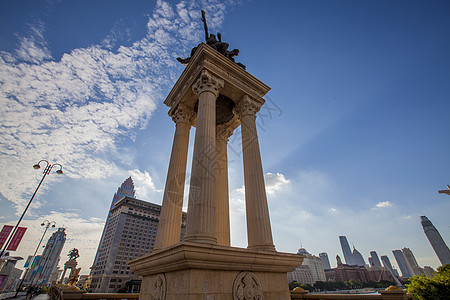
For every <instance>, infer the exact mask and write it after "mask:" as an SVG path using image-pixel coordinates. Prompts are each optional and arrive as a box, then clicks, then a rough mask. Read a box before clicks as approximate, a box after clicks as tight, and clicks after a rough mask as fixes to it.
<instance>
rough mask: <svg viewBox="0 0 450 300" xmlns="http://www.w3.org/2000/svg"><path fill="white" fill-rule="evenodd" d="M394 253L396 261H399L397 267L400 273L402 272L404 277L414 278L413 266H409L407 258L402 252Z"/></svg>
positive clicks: (395, 251) (394, 251) (396, 251)
mask: <svg viewBox="0 0 450 300" xmlns="http://www.w3.org/2000/svg"><path fill="white" fill-rule="evenodd" d="M392 253H393V254H394V257H395V260H396V261H397V265H398V267H399V268H400V271H401V272H402V276H403V277H405V278H410V277H412V276H413V271H412V268H411V266H410V265H409V263H408V261H407V260H406V258H405V255H404V254H403V252H402V251H401V250H393V251H392Z"/></svg>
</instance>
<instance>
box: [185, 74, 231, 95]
mask: <svg viewBox="0 0 450 300" xmlns="http://www.w3.org/2000/svg"><path fill="white" fill-rule="evenodd" d="M223 84H224V81H223V80H222V79H220V78H218V77H216V76H214V75H212V74H211V73H209V72H208V71H206V70H202V73H201V74H200V78H199V79H198V80H197V81H196V82H195V83H194V85H192V91H194V93H196V94H198V95H200V94H201V93H203V92H204V91H208V92H212V93H214V95H216V97H218V96H219V91H220V90H221V89H222V88H223Z"/></svg>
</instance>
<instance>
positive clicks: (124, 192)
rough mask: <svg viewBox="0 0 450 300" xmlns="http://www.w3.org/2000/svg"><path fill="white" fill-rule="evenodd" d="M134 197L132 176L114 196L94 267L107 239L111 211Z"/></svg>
mask: <svg viewBox="0 0 450 300" xmlns="http://www.w3.org/2000/svg"><path fill="white" fill-rule="evenodd" d="M134 195H135V191H134V183H133V179H131V176H130V177H128V178H127V179H126V180H125V181H124V182H123V183H122V185H121V186H120V187H119V188H118V189H117V192H116V193H115V194H114V196H113V199H112V201H111V206H110V208H109V210H108V215H107V216H106V223H105V227H104V228H103V233H102V237H101V238H100V243H99V244H98V248H97V254H96V255H95V258H94V265H95V264H97V259H98V254H99V253H100V250H101V249H102V246H103V240H104V238H105V234H106V228H108V224H109V219H110V217H111V210H112V209H113V207H114V205H115V204H116V203H117V202H118V201H119V200H121V199H122V198H123V197H125V196H128V197H131V198H134Z"/></svg>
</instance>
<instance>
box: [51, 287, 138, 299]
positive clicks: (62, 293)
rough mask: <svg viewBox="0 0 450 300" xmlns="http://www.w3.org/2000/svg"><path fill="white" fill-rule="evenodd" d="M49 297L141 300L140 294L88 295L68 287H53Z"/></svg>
mask: <svg viewBox="0 0 450 300" xmlns="http://www.w3.org/2000/svg"><path fill="white" fill-rule="evenodd" d="M48 295H49V297H50V300H120V299H128V300H137V299H139V294H126V293H123V294H122V293H121V294H119V293H117V294H112V293H87V292H86V291H83V290H78V289H71V288H70V287H69V288H68V287H67V286H64V287H61V286H57V285H56V286H52V287H51V288H50V289H49V291H48Z"/></svg>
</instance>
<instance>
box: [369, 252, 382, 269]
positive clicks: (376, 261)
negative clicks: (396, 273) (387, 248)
mask: <svg viewBox="0 0 450 300" xmlns="http://www.w3.org/2000/svg"><path fill="white" fill-rule="evenodd" d="M369 261H370V265H371V266H375V267H381V262H380V259H379V258H378V254H377V253H376V252H375V251H370V258H369Z"/></svg>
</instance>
